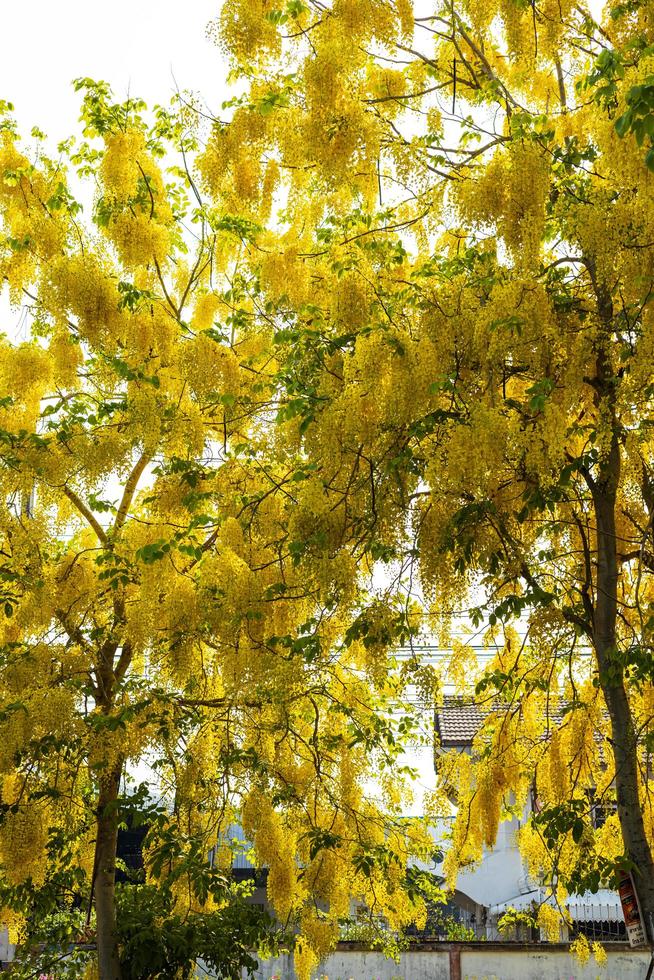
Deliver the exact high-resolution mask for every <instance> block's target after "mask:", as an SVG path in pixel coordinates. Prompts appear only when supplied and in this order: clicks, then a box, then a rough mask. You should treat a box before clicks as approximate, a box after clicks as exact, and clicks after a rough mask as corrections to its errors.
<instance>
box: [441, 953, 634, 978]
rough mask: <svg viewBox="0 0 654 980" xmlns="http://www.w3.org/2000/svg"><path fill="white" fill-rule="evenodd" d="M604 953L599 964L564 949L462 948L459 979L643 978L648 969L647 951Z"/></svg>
mask: <svg viewBox="0 0 654 980" xmlns="http://www.w3.org/2000/svg"><path fill="white" fill-rule="evenodd" d="M607 956H608V963H607V964H606V966H604V967H599V966H598V965H597V963H596V962H595V960H594V959H593V958H592V957H591V959H590V960H589V961H588V963H587V964H586V965H585V966H580V965H579V963H578V962H577V961H576V960H575V959H573V957H571V956H570V954H569V953H568V952H567V950H564V949H551V950H550V949H547V948H545V949H543V948H541V949H540V950H537V949H536V950H533V949H532V950H528V949H524V950H523V949H520V950H516V951H515V952H513V951H511V950H506V951H505V950H500V949H489V950H482V949H468V950H461V980H482V978H483V980H597V978H600V980H643V977H644V976H645V974H646V973H647V965H648V963H649V959H650V954H649V953H648V952H640V950H639V951H638V952H635V951H627V950H625V951H619V952H616V951H614V950H610V951H608V950H607ZM452 980H454V978H452Z"/></svg>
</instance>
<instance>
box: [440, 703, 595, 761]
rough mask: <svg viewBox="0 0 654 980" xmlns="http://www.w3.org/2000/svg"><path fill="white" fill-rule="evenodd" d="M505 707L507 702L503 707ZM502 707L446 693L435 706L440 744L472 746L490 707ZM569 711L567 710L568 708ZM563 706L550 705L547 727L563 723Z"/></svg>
mask: <svg viewBox="0 0 654 980" xmlns="http://www.w3.org/2000/svg"><path fill="white" fill-rule="evenodd" d="M504 707H505V708H506V705H505V706H504ZM498 709H501V705H498V704H497V703H496V704H495V706H494V708H493V706H491V704H489V705H488V707H486V706H484V705H478V704H473V703H472V701H471V699H470V698H469V697H463V696H462V695H460V694H445V695H444V696H443V703H442V704H441V705H439V706H437V708H436V716H435V722H436V733H437V735H438V740H439V742H440V745H441V747H442V748H444V749H453V748H464V747H466V746H470V745H472V742H473V739H474V737H475V735H476V734H477V732H478V731H479V729H480V728H481V726H482V724H483V722H484V719H485V718H486V717H487V716H488V715H489V714H490V712H491V711H492V710H498ZM568 710H569V709H568ZM565 718H566V709H565V708H564V707H563V703H561V704H560V705H559V706H558V708H553V707H551V708H550V711H549V716H548V725H547V727H548V729H550V730H551V729H552V728H558V727H560V726H561V725H562V724H563V723H564V719H565ZM595 740H596V741H597V742H603V741H604V736H603V735H602V734H601V733H600V732H595Z"/></svg>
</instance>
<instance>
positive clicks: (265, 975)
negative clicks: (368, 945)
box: [256, 943, 650, 980]
mask: <svg viewBox="0 0 654 980" xmlns="http://www.w3.org/2000/svg"><path fill="white" fill-rule="evenodd" d="M605 949H606V952H607V956H608V963H607V965H606V966H604V967H599V966H598V965H597V963H596V962H595V960H594V959H592V958H591V960H590V962H589V963H587V964H586V966H584V967H582V966H580V965H579V964H578V963H577V961H576V960H575V959H574V958H573V957H571V956H570V954H569V953H568V950H567V948H566V947H565V946H559V945H557V946H554V945H551V946H540V945H535V944H534V945H528V944H524V945H523V944H517V943H516V944H515V945H513V946H509V945H507V944H503V945H501V944H499V943H497V944H496V943H478V944H466V943H434V944H430V945H427V944H425V946H424V948H422V949H413V950H409V951H407V952H405V953H402V955H401V957H400V961H399V963H395V962H394V961H393V960H388V959H386V958H385V957H384V956H382V954H381V953H371V952H369V951H366V950H363V949H357V948H355V947H354V946H350V947H349V948H348V947H347V946H346V944H344V943H343V944H341V946H340V947H339V949H337V950H336V952H334V953H332V954H331V956H329V957H327V959H326V961H325V962H324V963H323V964H322V965H321V967H320V969H319V971H318V972H317V973H316V974H315V977H314V978H313V980H319V978H322V980H325V978H328V980H643V977H644V976H645V974H646V972H647V966H648V964H649V960H650V953H649V951H646V950H644V951H641V950H638V951H634V950H630V949H629V948H628V947H626V946H621V945H619V944H607V945H606V947H605ZM256 977H257V978H258V980H273V978H274V980H295V973H294V971H293V962H292V957H290V956H281V957H277V958H276V959H271V960H267V961H265V962H262V963H260V969H259V971H258V972H257V974H256Z"/></svg>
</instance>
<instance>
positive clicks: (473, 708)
mask: <svg viewBox="0 0 654 980" xmlns="http://www.w3.org/2000/svg"><path fill="white" fill-rule="evenodd" d="M487 714H488V712H487V711H485V710H484V709H483V708H480V707H479V705H477V704H471V703H470V701H468V700H467V699H466V698H463V697H461V696H460V695H454V694H446V695H445V696H444V697H443V704H442V705H440V706H439V707H437V708H436V731H437V733H438V737H439V739H440V743H441V745H442V746H443V748H456V747H458V746H464V745H470V744H471V742H472V740H473V738H474V737H475V735H476V734H477V732H478V731H479V729H480V727H481V724H482V722H483V720H484V718H485V716H486V715H487Z"/></svg>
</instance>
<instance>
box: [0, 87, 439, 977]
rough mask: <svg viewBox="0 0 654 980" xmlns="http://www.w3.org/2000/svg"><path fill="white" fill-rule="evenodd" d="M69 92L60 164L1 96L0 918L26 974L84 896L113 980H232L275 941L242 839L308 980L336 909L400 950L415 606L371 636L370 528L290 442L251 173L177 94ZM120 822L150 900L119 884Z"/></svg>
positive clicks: (405, 915) (416, 843)
mask: <svg viewBox="0 0 654 980" xmlns="http://www.w3.org/2000/svg"><path fill="white" fill-rule="evenodd" d="M77 87H78V89H79V90H80V91H81V93H82V99H83V101H82V106H83V111H82V118H83V122H84V136H83V138H82V139H81V140H78V141H73V140H71V141H69V142H67V143H65V144H63V145H62V146H60V147H59V150H58V156H57V157H56V158H50V157H48V156H47V155H46V154H45V153H44V152H43V149H42V148H41V147H40V148H39V150H38V152H37V153H36V155H32V156H30V155H29V153H28V152H27V151H25V150H24V149H23V148H21V144H20V142H19V139H18V136H17V134H16V132H15V129H14V126H13V123H12V120H11V115H10V109H11V107H10V106H8V105H6V104H3V113H4V114H3V122H2V144H1V147H0V215H1V217H0V222H1V235H2V237H1V239H0V276H1V277H2V280H3V281H4V282H5V283H6V284H7V286H8V289H9V291H10V296H11V299H12V301H13V302H14V303H15V304H17V305H22V306H23V307H25V309H26V316H27V322H28V323H29V325H30V329H31V334H32V339H30V340H27V341H25V342H22V343H18V342H15V341H13V340H10V339H7V338H6V337H3V339H2V361H1V365H0V377H1V380H0V385H1V391H0V443H1V447H0V448H1V454H0V462H1V467H0V481H1V484H2V493H3V496H4V500H5V501H6V507H5V508H4V509H3V511H2V515H1V516H0V558H1V562H0V581H1V583H2V605H1V608H2V613H3V616H2V622H1V630H2V636H1V640H0V651H1V654H0V732H1V739H0V743H1V748H0V772H1V774H2V819H1V821H0V865H1V867H2V885H1V886H0V904H1V905H2V916H1V918H2V920H3V922H4V923H6V924H8V925H9V926H10V929H11V936H12V939H13V940H16V939H18V940H19V941H20V944H21V945H20V948H21V949H23V950H25V951H26V955H27V954H28V953H29V949H30V947H31V946H32V945H33V944H34V943H37V942H39V941H42V940H43V928H42V927H43V922H44V919H45V917H46V915H47V913H48V912H51V911H53V910H57V909H58V910H59V911H60V912H61V910H62V908H65V907H66V905H68V906H69V907H70V905H71V904H73V906H74V907H76V908H77V907H79V906H80V904H81V905H82V906H83V908H84V916H83V918H85V921H86V927H84V924H83V923H82V925H81V926H80V930H81V931H82V932H83V933H84V936H83V938H85V939H86V940H87V941H88V940H91V941H95V943H96V946H97V964H95V962H92V963H91V964H90V966H89V970H90V971H91V973H90V974H89V975H91V974H92V971H93V970H94V969H95V967H96V965H97V968H98V969H99V976H100V978H102V980H115V978H118V977H120V976H125V977H137V976H138V977H145V976H150V975H154V973H156V974H157V975H163V974H160V973H159V972H158V971H159V969H160V968H163V966H165V967H166V969H168V970H169V971H170V970H173V965H174V966H175V969H176V968H177V967H178V966H179V967H180V968H182V967H183V968H184V969H186V968H188V967H189V963H190V962H191V960H192V959H193V958H194V956H196V955H202V956H203V957H204V959H205V960H206V961H208V962H210V963H212V962H213V963H214V965H215V966H216V967H217V968H219V969H221V970H222V971H224V972H226V973H228V974H229V975H239V976H240V969H241V966H243V965H245V966H248V965H250V966H252V965H253V961H252V959H251V957H250V952H249V951H250V948H252V947H255V946H256V945H257V943H259V942H260V941H262V940H263V939H265V938H266V936H267V933H268V926H267V924H266V922H265V921H264V920H262V919H261V918H260V917H257V914H256V911H255V910H253V909H250V910H249V911H247V910H246V909H244V907H243V906H242V902H241V899H240V897H239V895H238V894H235V892H234V889H233V888H232V887H231V886H230V883H229V869H230V867H231V853H232V852H231V849H230V846H229V828H230V825H231V824H232V823H233V822H234V821H235V820H237V819H240V820H241V821H242V824H243V827H244V829H245V831H246V833H247V835H248V837H249V839H250V840H251V841H252V842H253V847H254V855H255V860H256V861H257V862H258V863H259V864H260V865H266V866H267V868H268V894H269V897H270V899H271V902H272V904H273V906H274V908H275V910H276V913H277V915H278V917H279V919H280V920H281V921H282V923H284V924H286V923H297V924H298V926H299V931H300V934H299V938H298V940H297V943H296V962H297V967H298V972H299V974H300V976H302V977H305V978H306V977H308V975H309V972H310V970H311V969H312V967H313V965H315V963H316V962H317V959H318V957H319V956H321V955H322V954H323V953H324V952H325V951H326V950H327V949H328V948H329V947H330V945H331V944H332V943H333V942H334V938H335V936H336V933H337V930H338V920H339V919H341V918H343V917H344V916H347V914H348V913H349V907H350V900H351V899H352V898H356V899H358V900H359V901H360V902H361V903H363V904H364V905H365V907H366V908H367V909H368V910H369V911H370V914H371V915H373V916H375V917H376V916H379V915H383V916H386V917H387V919H388V920H389V921H390V922H391V924H392V925H393V926H394V927H396V928H399V927H401V926H402V925H403V924H404V923H406V922H408V921H410V920H411V919H413V918H415V916H416V915H417V916H420V915H421V914H422V911H423V905H422V902H421V900H420V899H419V898H418V897H417V896H416V895H415V894H414V893H413V892H412V891H411V890H410V889H407V882H406V861H407V856H408V854H409V853H410V852H411V851H412V850H416V851H417V852H421V853H422V852H424V849H425V847H426V846H427V845H428V841H426V840H425V839H424V834H422V835H421V832H420V831H419V830H418V829H412V827H411V825H409V824H406V823H405V822H400V821H398V820H397V819H396V818H397V816H398V814H399V813H400V808H399V798H398V795H397V788H396V787H397V779H396V775H395V774H394V773H393V768H392V766H393V760H394V757H395V754H396V749H395V741H396V734H397V732H396V727H397V725H396V723H395V722H392V721H391V720H389V718H388V716H387V712H386V711H385V703H386V702H387V701H388V698H389V697H392V696H394V695H395V694H396V693H397V690H398V684H400V683H401V679H400V680H398V681H394V680H393V678H392V674H391V672H390V669H389V664H388V656H387V651H388V649H389V647H390V646H391V645H392V643H393V642H394V641H395V639H396V638H397V637H398V636H401V635H402V631H403V629H404V625H403V624H404V622H405V619H404V610H403V609H402V608H401V607H398V608H397V609H396V610H394V608H393V605H392V599H389V604H388V605H384V606H383V615H380V616H378V628H377V629H376V630H372V631H371V630H370V629H369V628H366V629H365V630H362V629H361V628H359V627H360V623H359V620H358V619H357V616H358V615H359V611H360V609H361V607H362V604H363V605H365V603H366V598H365V593H364V592H363V591H362V586H361V583H360V581H359V578H358V565H357V555H356V549H353V548H350V547H349V546H348V543H350V544H352V542H356V540H357V537H358V534H359V517H358V515H357V513H356V512H350V508H349V506H347V507H343V506H341V503H342V501H343V500H344V499H347V494H345V497H344V496H343V491H342V488H340V487H334V488H333V490H332V493H333V494H335V495H337V496H338V500H337V502H336V503H337V506H336V507H333V506H332V501H330V502H329V506H325V504H324V498H325V494H326V493H327V491H326V490H325V489H324V477H323V475H322V474H321V473H320V472H319V471H318V469H317V466H316V464H315V463H312V462H310V461H308V460H307V458H306V455H305V453H304V452H303V450H302V447H301V445H300V444H299V443H298V441H297V440H293V439H292V438H290V437H289V432H288V426H286V425H281V424H280V426H277V425H276V423H275V420H276V418H277V417H278V415H279V414H280V412H281V414H282V416H283V417H287V416H288V417H290V415H292V414H293V413H295V414H297V413H296V409H295V408H294V405H296V400H294V397H291V398H290V400H288V399H287V396H286V393H285V384H286V381H285V376H284V374H283V370H285V368H284V366H283V365H280V362H279V361H278V360H277V358H276V350H275V346H274V344H273V337H274V321H273V312H274V311H272V310H271V309H269V308H268V307H267V306H266V305H265V302H264V297H263V295H262V294H261V293H260V291H258V290H257V288H256V282H255V277H256V273H255V271H254V269H253V267H252V265H251V263H250V257H251V255H252V254H253V253H254V252H255V251H256V250H257V249H258V246H257V245H256V244H255V243H256V240H257V238H258V236H259V233H260V231H259V229H260V224H259V223H258V215H257V214H256V213H254V211H253V209H252V208H251V207H250V205H249V202H250V200H251V193H252V188H253V187H254V186H255V176H254V175H252V176H251V178H247V174H246V168H245V165H244V169H243V171H242V172H241V173H240V176H238V178H237V179H235V181H234V183H233V185H232V186H231V188H230V192H229V194H228V193H225V194H224V195H222V196H220V195H218V194H217V193H214V189H213V187H212V181H211V173H212V170H211V164H210V161H211V160H212V159H213V157H211V154H212V153H215V150H214V148H213V144H212V146H211V147H210V149H209V150H208V151H207V153H206V154H205V161H204V164H203V166H202V168H201V169H198V168H197V167H196V164H195V157H196V155H197V151H198V141H197V133H196V132H195V130H194V128H193V121H194V120H195V119H196V116H195V114H194V113H192V112H189V111H188V108H187V107H185V105H184V104H183V103H181V102H179V103H178V104H177V105H176V106H175V108H174V109H173V110H170V111H169V110H164V109H162V108H159V109H157V110H156V111H155V113H154V114H153V115H151V116H148V115H146V112H145V107H144V106H143V105H142V103H140V102H138V101H137V100H134V99H129V100H128V101H126V102H123V103H116V102H114V101H113V98H112V96H111V92H110V91H109V89H108V87H107V86H106V85H104V84H100V83H94V82H92V81H90V80H89V79H83V80H80V81H79V82H78V83H77ZM253 118H255V119H258V118H259V116H254V117H253ZM261 118H262V119H263V118H264V117H263V116H261ZM248 180H249V183H248ZM264 185H265V186H264V190H263V192H262V200H263V199H265V195H266V194H268V195H269V194H270V191H271V190H272V183H271V181H270V180H268V183H267V184H266V182H265V180H264ZM266 186H267V187H268V190H266V189H265V187H266ZM75 194H78V196H80V197H81V198H82V199H83V200H90V199H92V201H93V203H92V205H91V206H90V207H86V208H84V207H82V205H81V204H80V203H79V202H78V200H77V199H76V197H75ZM211 195H213V196H211ZM261 207H262V208H263V207H264V205H263V203H262V204H261ZM257 254H262V253H259V252H257ZM261 304H263V305H261ZM303 397H304V395H302V394H300V395H298V398H299V399H300V401H301V402H302V404H304V402H303V401H302V399H303ZM307 397H308V396H307ZM319 515H320V516H319ZM379 608H380V609H382V607H381V606H380V607H379ZM353 623H354V626H353ZM357 623H359V626H357ZM403 724H404V727H406V724H407V723H406V722H404V723H403ZM144 763H147V767H146V768H145V769H144V768H143V764H144ZM139 765H140V766H141V770H140V771H141V773H144V774H145V775H144V777H143V778H144V779H145V782H144V783H143V784H142V785H141V786H140V787H139V788H138V789H137V790H136V791H133V792H132V791H128V790H126V789H125V779H126V776H127V775H128V774H129V773H130V772H132V773H133V772H134V767H135V766H137V767H138V766H139ZM372 772H376V773H377V774H379V773H381V783H382V785H383V786H384V787H385V790H384V796H385V799H384V800H381V799H380V797H379V793H377V795H376V796H373V795H371V792H369V791H366V790H365V789H364V786H365V785H366V780H367V779H368V778H369V775H370V774H371V773H372ZM135 816H136V817H138V818H139V819H141V820H145V821H146V822H147V823H148V825H149V828H150V829H149V833H148V837H147V840H146V848H145V856H146V872H147V882H146V884H144V885H142V886H139V887H140V889H141V890H140V891H139V893H138V896H137V897H136V898H134V897H130V893H129V892H128V891H125V890H123V892H121V893H119V894H118V896H117V894H116V885H115V871H116V844H117V833H118V826H119V822H120V821H121V820H123V819H130V818H134V817H135ZM212 848H213V849H214V853H215V861H214V862H213V864H211V865H209V863H208V861H207V855H208V854H209V851H210V850H211V849H212ZM318 902H320V903H321V905H320V907H319V906H318V905H317V903H318ZM318 908H320V909H321V911H318ZM87 909H88V912H87ZM322 910H324V911H322ZM136 925H138V928H137V927H136ZM141 926H142V928H141ZM148 930H151V934H150V933H148ZM156 930H159V931H158V932H156ZM144 935H145V936H146V937H147V936H149V937H150V938H149V939H148V942H147V943H146V944H145V946H143V936H144ZM157 936H158V937H159V938H158V939H157ZM62 937H63V938H62ZM71 938H75V936H74V935H72V936H71V934H70V930H69V931H68V932H67V933H66V932H65V931H64V932H63V933H57V934H56V936H55V939H56V940H57V941H58V942H59V946H60V952H61V945H62V943H63V945H64V952H65V948H66V944H67V942H68V941H69V940H70V939H71ZM157 942H161V943H163V944H164V946H163V949H164V952H163V953H162V952H161V949H160V947H159V946H157ZM175 942H177V943H179V944H180V947H179V948H173V944H174V943H175ZM139 943H141V945H140V946H139ZM148 943H149V945H148ZM184 943H185V944H186V945H184ZM189 949H190V953H189ZM153 950H155V951H156V955H155V952H153ZM157 957H160V959H157ZM161 957H163V960H162V959H161ZM93 960H95V958H93ZM162 962H163V966H162ZM139 971H141V972H139ZM166 975H168V974H166ZM171 975H172V974H171Z"/></svg>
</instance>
